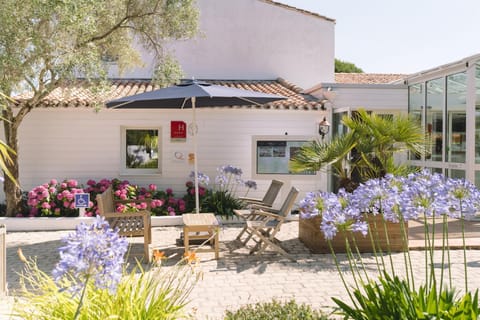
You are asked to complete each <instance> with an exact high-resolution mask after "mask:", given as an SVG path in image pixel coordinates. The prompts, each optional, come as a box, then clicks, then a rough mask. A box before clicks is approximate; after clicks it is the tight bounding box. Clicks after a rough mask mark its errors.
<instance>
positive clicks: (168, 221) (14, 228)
mask: <svg viewBox="0 0 480 320" xmlns="http://www.w3.org/2000/svg"><path fill="white" fill-rule="evenodd" d="M94 219H95V218H91V217H82V218H70V217H68V218H67V217H59V218H48V217H40V218H6V217H0V225H2V224H5V225H6V226H7V232H18V231H57V230H74V229H75V227H76V226H77V225H78V224H80V223H81V222H85V223H92V222H93V220H94ZM296 220H298V215H289V216H288V217H287V221H296ZM221 221H222V224H240V223H242V221H241V220H239V219H238V218H237V217H232V218H229V219H225V218H222V219H221ZM181 225H183V221H182V216H153V217H152V227H168V226H181Z"/></svg>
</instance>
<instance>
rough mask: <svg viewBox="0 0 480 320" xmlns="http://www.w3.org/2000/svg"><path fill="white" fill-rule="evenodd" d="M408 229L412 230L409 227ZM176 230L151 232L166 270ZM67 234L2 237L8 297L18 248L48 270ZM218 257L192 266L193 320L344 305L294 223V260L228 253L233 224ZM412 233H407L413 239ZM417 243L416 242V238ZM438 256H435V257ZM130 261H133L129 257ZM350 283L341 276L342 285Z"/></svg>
mask: <svg viewBox="0 0 480 320" xmlns="http://www.w3.org/2000/svg"><path fill="white" fill-rule="evenodd" d="M412 230H413V229H412ZM418 230H420V229H418ZM472 230H473V232H474V234H471V235H470V236H471V237H469V240H468V241H469V242H470V243H476V242H478V243H480V241H479V239H480V236H479V235H480V232H478V231H475V230H476V227H473V228H472ZM181 231H182V228H180V227H156V228H153V229H152V236H153V243H152V248H158V249H160V250H163V251H165V252H166V253H167V254H168V255H173V256H174V257H173V258H171V260H170V261H169V263H166V266H165V267H166V268H170V266H171V265H173V264H174V262H175V259H179V258H180V257H181V256H182V254H183V248H182V247H179V246H177V242H178V239H179V237H180V233H181ZM69 232H71V231H56V232H14V233H7V281H8V282H9V288H10V295H12V294H14V292H15V290H16V289H18V275H17V274H16V272H18V271H20V270H21V269H22V263H21V262H20V260H19V259H18V258H17V253H16V252H17V249H18V248H22V250H23V252H24V254H25V255H26V256H36V257H37V261H38V265H39V267H40V268H41V269H42V270H44V271H50V270H52V269H53V267H54V266H55V263H56V262H57V261H58V253H57V248H58V247H59V246H60V245H61V242H60V239H61V238H62V236H64V235H66V234H68V233H69ZM220 232H221V233H220V242H221V245H220V259H219V260H215V259H214V254H213V253H199V254H198V256H199V257H200V264H199V265H198V267H197V268H199V270H200V271H201V272H202V274H203V279H202V280H201V281H200V282H199V283H198V284H197V285H196V286H195V288H194V290H193V291H192V293H191V295H190V300H191V302H190V304H189V306H188V307H189V308H190V311H191V313H192V314H194V318H195V319H201V320H203V319H206V320H216V319H222V318H223V315H224V312H225V310H227V309H228V310H235V309H237V308H238V307H240V306H242V305H246V304H249V303H256V302H260V301H271V300H272V299H273V298H276V299H280V300H290V299H295V300H296V301H297V302H298V303H308V304H310V305H311V306H312V307H314V308H321V309H324V310H331V308H332V306H334V304H333V301H332V300H331V298H332V297H336V298H341V299H344V300H345V301H348V295H347V293H346V291H345V289H344V287H343V284H342V281H341V278H340V276H339V274H338V272H337V267H336V265H335V263H334V261H333V259H332V257H331V256H330V255H329V254H311V253H310V252H309V250H308V249H307V248H306V247H305V246H304V245H303V244H302V243H301V242H300V241H299V239H298V222H295V221H292V222H288V223H285V224H284V225H283V227H282V230H281V231H280V233H279V234H278V238H279V239H280V240H281V241H282V245H283V246H284V247H285V249H286V250H287V251H288V252H289V253H290V254H292V255H293V256H294V257H295V258H296V260H297V261H296V262H292V261H290V260H289V259H287V258H285V257H282V256H281V255H279V254H277V253H275V252H272V251H267V252H266V253H265V254H263V255H262V256H260V257H257V256H251V255H249V252H248V250H247V249H245V248H240V249H238V250H235V251H234V252H230V251H229V249H231V248H233V247H234V246H233V245H234V244H235V242H233V240H234V239H235V237H236V235H237V234H238V232H240V226H239V225H229V226H227V227H224V228H222V229H221V231H220ZM414 235H415V233H410V236H414ZM416 240H419V241H421V239H416ZM131 241H133V243H134V244H133V248H132V253H133V254H137V253H138V254H141V252H142V239H141V238H136V239H132V240H131ZM451 253H452V257H451V261H452V265H451V267H452V270H453V273H452V274H453V278H454V279H453V280H454V284H455V286H456V287H457V288H463V287H464V285H463V283H464V279H463V264H462V261H463V251H461V250H452V251H451ZM411 256H412V261H413V268H414V270H415V271H416V272H415V278H416V281H417V283H420V282H421V281H423V280H424V279H423V278H424V270H425V264H424V259H423V256H424V255H423V252H422V251H412V252H411ZM437 256H438V257H439V256H440V255H437ZM362 257H363V258H362V261H363V263H364V264H365V266H366V268H367V269H368V270H369V273H370V274H371V275H376V267H375V259H374V258H373V257H372V255H369V254H364V255H362ZM467 257H468V261H469V263H468V267H469V273H468V276H469V281H468V282H469V288H470V289H476V288H480V251H477V250H469V251H468V252H467ZM338 258H339V260H340V263H341V264H340V268H342V270H348V265H347V263H346V259H345V255H341V254H340V255H338ZM393 259H394V263H395V266H396V267H395V270H396V272H398V274H404V273H405V270H404V268H403V265H404V264H403V259H404V255H403V254H402V253H398V254H394V256H393ZM130 262H131V263H133V259H130ZM351 280H352V279H351V278H349V277H347V281H351ZM11 303H12V298H11V297H7V298H0V319H8V317H7V316H6V314H8V313H9V310H10V307H11Z"/></svg>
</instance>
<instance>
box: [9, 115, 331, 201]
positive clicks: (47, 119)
mask: <svg viewBox="0 0 480 320" xmlns="http://www.w3.org/2000/svg"><path fill="white" fill-rule="evenodd" d="M322 118H323V114H321V113H320V112H318V111H279V110H245V109H237V110H232V109H212V108H205V109H197V122H198V130H199V133H198V167H199V170H200V171H202V172H204V173H206V174H208V175H209V176H210V178H211V179H213V178H214V177H215V175H216V168H217V167H219V166H221V165H225V164H231V165H234V166H237V167H240V168H242V169H243V172H244V174H243V178H244V179H251V177H252V172H251V170H252V169H251V165H252V156H253V155H252V136H254V135H284V134H285V132H288V134H289V135H302V136H315V134H316V128H317V123H318V122H319V121H320V120H321V119H322ZM191 119H192V111H191V110H151V111H149V110H102V111H100V112H99V113H95V112H94V111H93V110H91V109H84V108H68V109H67V108H65V109H63V108H57V109H52V108H50V109H47V108H44V109H35V110H33V111H32V112H31V113H30V114H29V115H28V116H27V117H26V118H25V120H24V123H23V124H22V126H21V128H20V132H19V142H20V152H19V155H20V161H19V163H20V172H21V174H20V182H21V185H22V187H23V189H24V190H27V191H28V190H30V189H31V188H32V187H34V186H37V185H39V184H43V183H46V182H48V181H50V179H52V178H55V179H57V180H63V179H66V178H68V179H70V178H74V179H78V180H79V182H81V183H83V184H85V183H86V181H87V180H88V179H95V180H97V181H98V180H100V179H102V178H109V179H111V178H115V177H118V178H120V179H127V180H129V181H130V182H132V183H136V184H139V185H142V186H146V185H148V184H149V183H155V184H157V185H158V186H159V188H161V189H165V188H172V189H173V190H174V192H175V194H176V195H177V196H183V194H184V193H185V191H186V187H185V182H186V181H187V180H188V175H189V173H190V172H191V171H192V170H193V168H192V166H191V165H189V164H188V163H187V161H183V162H182V161H180V162H179V161H178V160H177V161H176V160H175V159H174V153H175V152H176V151H182V152H186V153H188V152H192V151H193V145H192V137H191V136H190V135H188V137H187V141H186V142H171V141H170V121H172V120H181V121H185V122H187V123H190V122H191ZM121 126H154V127H159V126H160V127H161V128H162V138H163V139H162V145H163V148H162V151H163V157H162V163H163V173H162V174H161V175H146V176H145V175H144V176H131V175H130V176H124V175H121V174H120V156H121V154H120V153H121V152H120V150H121V149H120V138H121V136H120V131H121V130H120V127H121ZM278 179H280V180H283V179H282V177H281V176H279V177H278ZM303 179H304V178H303V177H301V176H299V178H298V179H297V178H294V179H292V180H291V182H289V183H290V184H291V185H293V186H297V187H298V188H300V189H301V191H302V193H301V196H300V198H299V199H301V198H302V197H303V195H304V194H305V192H308V191H313V190H317V189H324V190H325V188H326V179H325V177H324V175H323V174H322V175H320V176H319V177H318V179H313V180H312V179H309V180H303ZM255 180H256V181H257V183H258V185H259V189H258V190H257V191H256V192H254V191H251V192H250V193H249V196H254V197H255V196H258V197H262V196H263V194H264V192H265V191H266V189H267V187H268V185H269V183H270V180H258V179H255ZM287 185H288V184H287ZM242 192H243V191H242ZM287 192H288V190H286V188H285V187H284V188H283V190H282V194H281V195H280V197H279V198H280V199H283V197H284V196H286V193H287ZM239 195H243V194H239ZM2 197H3V194H2Z"/></svg>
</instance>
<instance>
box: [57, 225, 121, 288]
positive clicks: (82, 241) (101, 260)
mask: <svg viewBox="0 0 480 320" xmlns="http://www.w3.org/2000/svg"><path fill="white" fill-rule="evenodd" d="M62 242H64V243H65V246H63V247H61V248H59V253H60V262H58V263H57V265H56V267H55V269H54V270H53V272H52V275H53V278H54V280H55V282H56V283H57V284H60V283H61V280H62V279H63V277H65V276H67V275H68V276H71V277H73V279H75V280H76V281H77V283H76V284H75V285H73V286H72V287H70V288H68V289H70V290H72V291H73V292H74V293H76V292H78V291H79V290H80V289H81V288H82V287H84V286H85V285H86V282H87V281H88V280H89V279H92V280H93V281H94V285H95V287H97V288H99V289H108V290H109V291H110V292H112V293H113V292H115V291H116V288H117V286H118V283H119V282H120V279H121V277H122V273H123V264H124V256H125V253H126V252H127V249H128V242H127V240H126V239H125V238H124V237H120V236H119V235H118V232H117V231H115V230H112V229H111V228H110V226H109V224H108V222H107V221H105V219H104V218H103V217H101V216H97V218H96V220H95V222H94V223H93V224H91V225H87V224H85V223H81V224H80V225H78V226H77V229H76V231H75V232H74V233H70V234H68V235H67V236H66V237H64V238H63V239H62Z"/></svg>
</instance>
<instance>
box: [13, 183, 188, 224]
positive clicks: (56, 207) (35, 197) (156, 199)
mask: <svg viewBox="0 0 480 320" xmlns="http://www.w3.org/2000/svg"><path fill="white" fill-rule="evenodd" d="M110 186H112V190H113V194H114V198H115V199H119V200H145V202H140V203H133V202H132V203H128V202H125V203H122V204H119V205H118V206H117V207H116V211H117V212H119V213H121V212H135V211H140V210H145V209H147V208H148V202H150V211H151V212H152V215H157V216H160V215H180V214H183V213H185V212H187V205H186V202H185V200H183V199H181V198H176V197H175V195H174V194H173V191H172V189H170V188H168V189H166V190H165V191H161V190H158V189H157V186H156V185H155V184H149V185H148V186H147V187H139V186H137V185H134V184H131V183H130V182H129V181H127V180H123V181H122V180H119V179H112V180H109V179H101V180H100V181H98V182H96V181H95V180H92V179H90V180H88V181H87V186H86V187H85V188H83V187H82V186H80V185H79V184H78V182H77V181H76V180H73V179H69V180H64V181H63V182H61V183H58V182H57V181H56V180H54V179H52V180H51V181H50V182H49V183H45V184H43V185H40V186H37V187H35V188H33V189H32V190H31V191H30V192H28V199H27V205H28V207H29V216H32V217H35V216H78V209H75V207H74V199H75V194H76V193H84V192H86V193H89V194H90V200H91V201H90V207H89V208H87V209H86V211H85V215H86V216H96V215H98V214H99V212H98V206H97V201H96V196H97V194H100V193H102V192H104V191H105V190H107V188H108V187H110ZM20 216H21V215H20Z"/></svg>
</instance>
